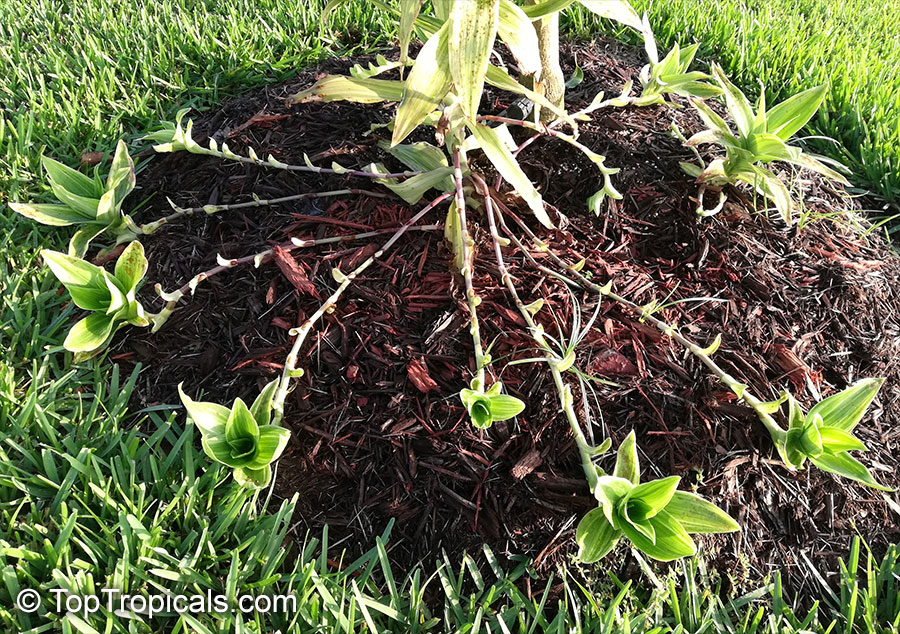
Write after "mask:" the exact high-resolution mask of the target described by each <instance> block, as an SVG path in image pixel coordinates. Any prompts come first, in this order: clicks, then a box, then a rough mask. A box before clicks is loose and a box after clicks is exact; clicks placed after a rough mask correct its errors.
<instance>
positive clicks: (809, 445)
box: [800, 419, 825, 458]
mask: <svg viewBox="0 0 900 634" xmlns="http://www.w3.org/2000/svg"><path fill="white" fill-rule="evenodd" d="M820 420H821V419H820ZM800 444H801V446H802V447H803V453H805V454H806V455H807V456H809V457H810V458H812V457H813V456H818V455H820V454H821V453H822V452H823V451H825V449H824V448H823V447H822V434H820V433H819V428H818V426H816V424H815V423H809V424H808V425H807V426H806V427H805V428H804V429H803V434H802V435H801V436H800Z"/></svg>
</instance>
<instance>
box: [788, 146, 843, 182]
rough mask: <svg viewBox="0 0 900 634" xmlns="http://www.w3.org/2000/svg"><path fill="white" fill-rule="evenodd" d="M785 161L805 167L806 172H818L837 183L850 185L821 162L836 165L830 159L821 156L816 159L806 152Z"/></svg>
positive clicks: (839, 174) (835, 171)
mask: <svg viewBox="0 0 900 634" xmlns="http://www.w3.org/2000/svg"><path fill="white" fill-rule="evenodd" d="M794 149H795V148H794ZM786 160H788V161H789V162H791V163H793V164H794V165H799V166H800V167H805V168H806V169H808V170H812V171H814V172H818V173H819V174H822V175H823V176H825V177H826V178H830V179H831V180H834V181H837V182H839V183H841V184H842V185H850V181H848V180H847V179H846V177H845V176H844V175H843V174H841V173H840V172H838V171H837V170H834V169H832V168H830V167H828V166H827V165H825V164H824V163H823V162H822V161H823V160H826V161H830V162H832V163H836V162H835V161H831V159H826V158H825V157H822V156H820V157H816V156H813V155H811V154H807V153H806V152H799V153H798V154H795V155H794V156H792V157H791V158H789V159H786ZM845 169H846V168H845Z"/></svg>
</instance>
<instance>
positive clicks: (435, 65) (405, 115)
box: [391, 22, 453, 145]
mask: <svg viewBox="0 0 900 634" xmlns="http://www.w3.org/2000/svg"><path fill="white" fill-rule="evenodd" d="M449 33H450V24H449V22H448V23H445V24H444V25H443V26H442V27H441V28H440V29H439V30H438V32H437V33H435V34H434V35H432V36H431V37H430V38H428V41H427V42H425V45H424V46H423V47H422V49H421V50H420V51H419V54H418V56H417V57H416V62H415V64H414V65H413V67H412V70H411V71H410V72H409V76H408V77H407V78H406V82H405V83H404V84H403V95H402V101H400V106H399V107H398V108H397V116H396V117H394V131H393V134H392V136H391V145H397V144H398V143H400V142H401V141H403V139H405V138H406V137H408V136H409V133H410V132H412V131H413V130H414V129H415V128H416V127H417V126H419V125H420V124H421V123H422V122H423V121H424V120H425V118H426V117H427V116H428V115H429V114H431V112H433V111H434V110H435V108H437V107H438V106H439V105H440V104H441V101H442V100H443V99H444V96H445V95H446V94H447V91H448V90H450V84H451V83H452V81H453V76H452V74H451V72H450V67H449V50H448V38H449Z"/></svg>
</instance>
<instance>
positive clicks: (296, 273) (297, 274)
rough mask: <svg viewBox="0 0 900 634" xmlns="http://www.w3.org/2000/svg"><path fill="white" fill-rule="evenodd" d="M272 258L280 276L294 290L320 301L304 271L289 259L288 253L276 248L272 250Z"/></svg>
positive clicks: (292, 259)
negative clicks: (279, 271) (282, 276)
mask: <svg viewBox="0 0 900 634" xmlns="http://www.w3.org/2000/svg"><path fill="white" fill-rule="evenodd" d="M272 257H273V258H274V259H275V264H277V265H278V268H279V269H280V270H281V273H282V275H284V277H285V278H286V279H287V281H288V282H290V283H291V285H292V286H293V287H294V288H296V289H297V290H298V291H300V292H301V293H303V294H304V295H311V296H312V297H315V298H316V299H321V297H320V296H319V291H317V290H316V287H315V285H314V284H313V283H312V282H310V281H309V278H308V277H306V271H304V270H303V267H301V266H300V265H299V264H297V261H296V260H295V259H294V258H293V257H291V254H290V253H288V252H287V251H285V250H284V249H282V248H281V247H279V246H276V247H274V248H273V249H272Z"/></svg>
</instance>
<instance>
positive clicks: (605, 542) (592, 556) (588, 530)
mask: <svg viewBox="0 0 900 634" xmlns="http://www.w3.org/2000/svg"><path fill="white" fill-rule="evenodd" d="M621 536H622V533H621V531H618V530H616V529H615V528H613V526H612V524H610V523H609V521H608V520H607V519H606V516H605V515H604V514H603V509H599V508H597V509H593V510H592V511H590V512H589V513H588V514H587V515H585V516H584V517H582V518H581V521H580V522H578V528H577V529H576V530H575V542H576V543H577V544H578V559H580V560H581V561H582V562H584V563H586V564H590V563H594V562H595V561H599V560H600V559H603V557H605V556H606V555H608V554H609V552H610V551H611V550H612V549H613V548H615V546H616V544H617V543H618V541H619V538H620V537H621Z"/></svg>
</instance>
